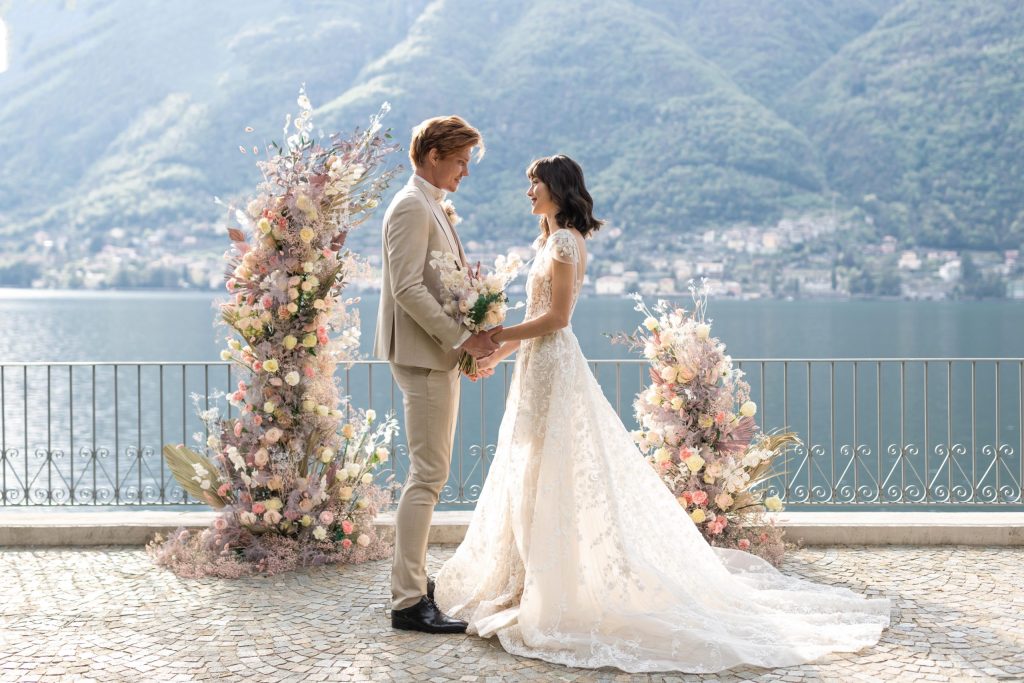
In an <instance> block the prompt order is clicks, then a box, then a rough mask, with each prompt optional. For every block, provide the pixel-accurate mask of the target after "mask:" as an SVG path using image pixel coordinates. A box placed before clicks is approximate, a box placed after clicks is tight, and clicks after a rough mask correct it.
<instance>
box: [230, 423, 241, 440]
mask: <svg viewBox="0 0 1024 683" xmlns="http://www.w3.org/2000/svg"><path fill="white" fill-rule="evenodd" d="M232 431H234V433H235V436H241V435H242V421H241V420H238V421H236V422H235V428H234V429H233V430H232Z"/></svg>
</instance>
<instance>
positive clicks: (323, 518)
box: [320, 510, 334, 526]
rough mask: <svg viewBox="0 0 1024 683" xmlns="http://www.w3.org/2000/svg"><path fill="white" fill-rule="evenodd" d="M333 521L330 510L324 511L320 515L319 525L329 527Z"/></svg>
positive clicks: (332, 514)
mask: <svg viewBox="0 0 1024 683" xmlns="http://www.w3.org/2000/svg"><path fill="white" fill-rule="evenodd" d="M333 521H334V513H333V512H331V511H330V510H324V511H323V512H321V513H320V523H321V524H323V525H324V526H330V525H331V522H333Z"/></svg>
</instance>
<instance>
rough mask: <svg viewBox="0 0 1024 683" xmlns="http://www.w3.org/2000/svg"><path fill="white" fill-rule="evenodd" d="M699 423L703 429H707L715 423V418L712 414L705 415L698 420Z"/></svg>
mask: <svg viewBox="0 0 1024 683" xmlns="http://www.w3.org/2000/svg"><path fill="white" fill-rule="evenodd" d="M697 424H698V425H699V426H700V428H701V429H707V428H708V427H710V426H711V425H713V424H715V418H713V417H711V416H710V415H705V416H703V417H702V418H700V419H699V420H697Z"/></svg>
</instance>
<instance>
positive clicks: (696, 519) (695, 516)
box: [690, 508, 707, 524]
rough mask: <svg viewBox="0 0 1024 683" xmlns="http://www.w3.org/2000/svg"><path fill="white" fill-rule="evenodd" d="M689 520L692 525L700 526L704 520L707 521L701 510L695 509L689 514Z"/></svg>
mask: <svg viewBox="0 0 1024 683" xmlns="http://www.w3.org/2000/svg"><path fill="white" fill-rule="evenodd" d="M690 519H692V520H693V523H694V524H700V523H701V522H703V521H704V520H705V519H707V515H705V514H704V509H703V508H696V509H695V510H694V511H693V512H691V513H690Z"/></svg>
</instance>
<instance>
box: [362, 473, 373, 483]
mask: <svg viewBox="0 0 1024 683" xmlns="http://www.w3.org/2000/svg"><path fill="white" fill-rule="evenodd" d="M362 482H363V483H364V484H372V483H373V475H372V474H370V473H369V472H367V473H366V474H364V475H363V478H362Z"/></svg>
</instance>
